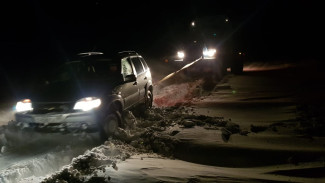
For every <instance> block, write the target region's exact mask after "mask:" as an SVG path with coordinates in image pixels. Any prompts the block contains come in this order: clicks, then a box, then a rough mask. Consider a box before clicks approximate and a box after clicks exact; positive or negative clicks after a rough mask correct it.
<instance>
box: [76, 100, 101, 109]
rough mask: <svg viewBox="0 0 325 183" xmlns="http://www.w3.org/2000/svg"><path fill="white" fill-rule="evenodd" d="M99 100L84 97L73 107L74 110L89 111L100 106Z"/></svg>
mask: <svg viewBox="0 0 325 183" xmlns="http://www.w3.org/2000/svg"><path fill="white" fill-rule="evenodd" d="M101 103H102V102H101V100H100V99H99V98H96V97H86V98H82V99H80V100H78V101H77V102H76V104H75V105H74V107H73V109H74V110H82V111H89V110H92V109H95V108H97V107H99V106H100V104H101Z"/></svg>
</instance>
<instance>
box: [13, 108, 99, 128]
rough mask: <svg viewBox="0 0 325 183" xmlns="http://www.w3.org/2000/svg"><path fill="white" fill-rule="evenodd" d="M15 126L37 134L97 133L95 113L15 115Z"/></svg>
mask: <svg viewBox="0 0 325 183" xmlns="http://www.w3.org/2000/svg"><path fill="white" fill-rule="evenodd" d="M15 120H16V121H15V122H14V123H15V126H17V127H19V128H21V129H26V130H35V131H39V132H62V133H64V132H78V131H85V132H94V131H98V123H97V121H98V120H97V115H96V113H95V112H77V113H64V114H28V113H16V114H15Z"/></svg>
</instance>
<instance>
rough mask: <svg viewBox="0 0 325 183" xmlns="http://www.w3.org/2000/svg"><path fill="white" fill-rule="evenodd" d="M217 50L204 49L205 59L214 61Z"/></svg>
mask: <svg viewBox="0 0 325 183" xmlns="http://www.w3.org/2000/svg"><path fill="white" fill-rule="evenodd" d="M216 54H217V50H216V49H204V50H203V58H204V59H214V58H215V57H216Z"/></svg>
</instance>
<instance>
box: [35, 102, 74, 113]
mask: <svg viewBox="0 0 325 183" xmlns="http://www.w3.org/2000/svg"><path fill="white" fill-rule="evenodd" d="M72 111H73V103H33V114H47V113H67V112H72Z"/></svg>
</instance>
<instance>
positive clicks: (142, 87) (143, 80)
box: [131, 56, 148, 101]
mask: <svg viewBox="0 0 325 183" xmlns="http://www.w3.org/2000/svg"><path fill="white" fill-rule="evenodd" d="M131 61H132V64H133V66H134V68H135V71H136V77H137V84H138V88H139V101H140V100H142V99H144V96H145V93H146V84H147V82H148V78H147V76H146V70H145V68H144V66H143V64H142V62H141V61H140V59H139V57H138V56H133V57H131Z"/></svg>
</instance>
